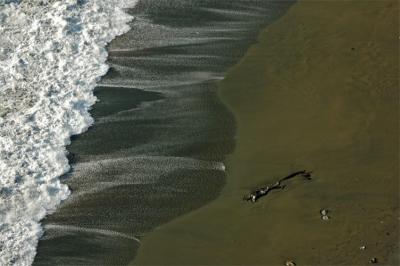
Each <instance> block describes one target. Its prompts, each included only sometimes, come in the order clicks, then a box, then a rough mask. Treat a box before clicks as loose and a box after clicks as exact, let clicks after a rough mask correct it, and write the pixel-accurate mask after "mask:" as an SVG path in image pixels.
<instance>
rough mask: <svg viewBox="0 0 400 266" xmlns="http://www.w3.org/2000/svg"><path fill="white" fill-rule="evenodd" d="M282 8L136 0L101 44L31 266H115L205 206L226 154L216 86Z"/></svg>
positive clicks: (229, 144) (230, 124) (226, 123)
mask: <svg viewBox="0 0 400 266" xmlns="http://www.w3.org/2000/svg"><path fill="white" fill-rule="evenodd" d="M290 4H291V2H287V1H280V2H279V1H278V2H267V1H261V0H260V1H223V2H222V1H199V0H198V1H141V2H139V4H138V5H137V6H136V7H135V8H134V9H131V10H130V13H131V14H132V15H134V16H135V17H136V19H135V20H134V21H133V22H132V23H131V25H130V26H131V30H130V31H129V32H128V33H126V34H125V35H123V36H121V37H119V38H117V39H115V40H114V41H113V42H112V43H111V44H110V45H109V47H108V50H109V60H108V63H109V64H110V66H111V69H110V70H109V72H108V74H107V75H106V76H105V77H104V78H103V79H102V81H101V82H100V84H99V85H98V87H97V89H96V90H95V95H96V96H97V97H98V98H99V100H100V101H99V102H98V103H97V104H96V105H95V106H94V108H93V110H92V111H91V114H92V115H93V117H94V119H95V123H94V125H93V126H92V127H91V128H90V129H89V130H88V131H87V132H86V133H84V134H82V135H79V136H76V137H74V139H73V141H72V144H71V145H70V146H69V147H68V150H69V152H70V155H69V159H70V163H72V171H71V172H70V173H69V174H68V175H66V176H65V177H64V178H63V181H64V182H65V183H66V184H68V185H69V186H70V188H71V190H72V196H71V197H70V198H69V199H68V200H67V201H65V202H64V204H63V205H62V206H61V208H59V209H58V210H57V211H56V212H55V213H54V214H52V215H50V216H48V218H47V219H46V221H45V222H44V225H45V234H44V237H43V238H42V239H41V241H40V242H39V247H38V254H37V256H36V259H35V262H34V265H55V264H56V265H79V264H85V265H105V264H108V265H121V264H127V263H128V262H130V261H131V260H132V259H133V258H134V256H135V253H136V252H135V251H136V250H137V248H138V247H139V245H140V238H141V236H143V235H144V234H146V233H148V232H150V231H152V230H154V229H155V228H156V227H157V226H159V225H161V224H163V223H166V222H168V221H170V220H172V219H173V218H175V217H177V216H179V215H182V214H184V213H187V212H189V211H191V210H193V209H196V208H199V207H201V206H203V205H204V204H206V203H207V202H209V201H211V200H212V199H214V198H215V197H216V196H217V195H218V194H219V192H220V190H221V188H222V187H223V185H224V183H225V172H224V169H225V168H224V165H223V164H222V163H221V162H222V160H223V159H224V158H225V156H226V155H227V154H229V153H231V152H232V150H233V148H234V131H235V125H234V121H233V117H232V115H231V114H230V113H229V112H228V111H227V109H226V108H225V107H224V106H223V105H222V104H221V102H220V101H219V99H218V98H217V95H216V83H217V82H218V81H219V80H221V79H222V78H223V76H224V73H225V71H226V70H227V68H228V67H230V66H232V65H233V64H234V63H236V62H237V61H238V60H239V59H240V58H241V56H242V55H243V54H244V52H245V51H246V49H247V48H248V46H249V45H250V44H251V43H253V42H254V40H255V37H256V36H257V33H258V31H259V30H260V28H261V27H263V26H264V25H265V24H266V23H268V22H270V21H273V19H274V18H276V17H277V16H279V15H280V14H282V12H284V11H285V10H286V9H287V8H288V6H289V5H290Z"/></svg>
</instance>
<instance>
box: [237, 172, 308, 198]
mask: <svg viewBox="0 0 400 266" xmlns="http://www.w3.org/2000/svg"><path fill="white" fill-rule="evenodd" d="M311 173H312V172H308V171H306V170H303V171H298V172H295V173H292V174H290V175H288V176H286V177H284V178H282V179H280V180H279V181H278V182H276V183H275V184H273V185H270V186H266V187H262V188H259V189H256V190H254V191H251V192H250V193H249V194H247V195H245V196H244V197H243V200H246V201H251V202H256V201H257V200H258V199H259V198H261V197H263V196H265V195H267V194H268V193H269V192H270V191H271V190H274V189H284V188H285V184H284V181H286V180H289V179H291V178H294V177H296V176H301V177H304V178H306V179H307V180H311Z"/></svg>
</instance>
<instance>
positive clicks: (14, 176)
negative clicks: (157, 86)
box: [0, 0, 136, 265]
mask: <svg viewBox="0 0 400 266" xmlns="http://www.w3.org/2000/svg"><path fill="white" fill-rule="evenodd" d="M135 3H136V0H129V1H128V0H125V1H121V0H26V1H17V0H14V1H12V0H0V265H30V264H32V262H33V259H34V257H35V254H36V246H37V243H38V240H39V238H40V237H41V235H42V228H41V226H40V224H39V222H40V220H41V219H43V218H44V217H45V215H46V214H49V213H51V212H53V211H54V210H55V209H56V208H57V206H58V205H59V204H60V202H61V201H63V200H65V199H66V198H67V197H68V196H69V194H70V191H69V189H68V187H67V186H66V185H64V184H61V182H60V180H59V177H60V176H61V175H63V174H64V173H66V172H67V171H68V170H69V165H68V160H67V158H66V154H67V151H66V148H65V146H66V145H68V144H69V142H70V137H71V135H75V134H80V133H82V132H83V131H85V130H86V129H87V128H88V127H89V126H90V125H91V124H92V123H93V119H92V118H91V116H90V115H89V113H88V110H89V108H90V106H91V105H93V104H94V103H95V101H96V98H95V97H94V96H93V89H94V87H95V85H96V82H97V81H98V80H99V78H100V77H101V76H103V75H104V74H105V73H106V72H107V70H108V66H107V65H106V63H105V62H106V59H107V52H106V49H105V47H106V45H107V43H109V42H110V41H111V40H112V39H113V38H115V37H116V36H117V35H120V34H123V33H125V32H126V31H128V30H129V26H128V22H129V21H131V20H132V17H131V16H129V15H127V14H126V13H124V11H123V9H124V8H127V7H132V6H133V5H135Z"/></svg>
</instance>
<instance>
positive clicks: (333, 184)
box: [134, 1, 400, 265]
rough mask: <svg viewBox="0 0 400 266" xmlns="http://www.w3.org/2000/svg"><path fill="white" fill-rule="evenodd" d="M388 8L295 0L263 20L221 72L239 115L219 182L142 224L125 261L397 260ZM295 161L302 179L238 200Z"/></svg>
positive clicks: (393, 68)
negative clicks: (179, 209) (197, 204)
mask: <svg viewBox="0 0 400 266" xmlns="http://www.w3.org/2000/svg"><path fill="white" fill-rule="evenodd" d="M398 12H399V8H398V2H397V1H300V2H298V3H297V4H295V5H294V6H293V7H292V8H291V9H290V10H289V12H288V13H287V14H286V15H285V16H284V17H282V18H281V19H279V20H278V21H277V22H276V23H274V24H273V25H271V26H268V27H267V28H266V29H265V30H264V31H263V32H262V34H261V35H260V37H259V42H258V43H257V44H256V45H254V46H253V47H252V48H251V49H250V50H249V52H248V53H247V55H246V56H245V58H244V59H243V60H242V61H241V62H240V63H239V64H238V65H237V66H235V67H234V68H233V69H231V71H230V73H229V74H228V76H227V77H226V79H225V80H224V81H223V82H221V84H220V96H221V98H222V99H223V101H224V102H225V103H226V104H227V106H229V108H230V109H231V110H232V112H233V113H234V114H235V117H236V121H237V126H238V131H237V137H236V143H237V146H236V150H235V152H234V154H233V155H232V156H230V158H229V159H228V160H227V162H226V164H227V173H228V178H227V185H226V186H225V188H224V190H223V192H222V194H221V195H220V197H219V198H218V199H217V200H215V201H214V202H212V203H211V204H209V205H207V206H206V207H203V208H201V209H199V210H197V211H194V212H192V213H190V214H188V215H185V216H183V217H180V218H178V219H176V220H174V221H173V222H170V223H169V224H167V225H164V226H162V227H160V228H159V229H158V230H156V231H155V232H154V233H151V234H149V235H147V236H146V237H145V238H144V239H143V241H142V245H141V248H140V249H139V254H138V257H137V258H136V260H135V262H134V264H136V265H284V263H285V261H286V260H293V261H295V262H296V264H297V265H333V264H336V265H368V264H369V260H370V258H372V257H376V258H377V259H378V263H379V265H398V264H399V254H400V253H399V246H398V240H399V222H400V216H399V166H398V162H399V139H398V136H399V134H398V133H399V127H398V126H399V116H398V114H399V108H398V107H399V91H398V89H399V86H398V73H399V65H398V58H399V50H398V49H399V48H398V36H399V34H398V25H399V21H398ZM302 169H307V170H312V171H314V173H313V180H312V181H304V180H302V179H293V180H291V181H290V182H288V186H287V187H286V188H285V189H284V190H281V191H273V192H271V193H270V194H269V195H268V196H266V197H265V198H262V199H260V200H259V202H257V203H256V204H251V203H248V202H243V201H242V196H243V195H244V194H245V193H247V192H248V191H249V189H252V188H255V187H257V186H258V185H261V184H270V183H273V182H275V181H277V180H278V179H280V178H282V177H284V176H286V175H288V174H290V173H291V172H294V171H298V170H302ZM321 209H328V210H329V211H330V212H329V216H330V217H331V219H330V220H328V221H323V220H322V219H321V215H320V210H321ZM361 246H365V247H366V248H365V250H362V249H360V247H361Z"/></svg>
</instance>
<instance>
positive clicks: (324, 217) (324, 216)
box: [321, 215, 330, 221]
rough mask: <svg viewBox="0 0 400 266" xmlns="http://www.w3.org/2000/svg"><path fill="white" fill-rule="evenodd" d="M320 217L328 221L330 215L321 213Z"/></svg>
mask: <svg viewBox="0 0 400 266" xmlns="http://www.w3.org/2000/svg"><path fill="white" fill-rule="evenodd" d="M321 219H322V220H324V221H328V220H329V219H330V217H329V216H328V215H322V217H321Z"/></svg>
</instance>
